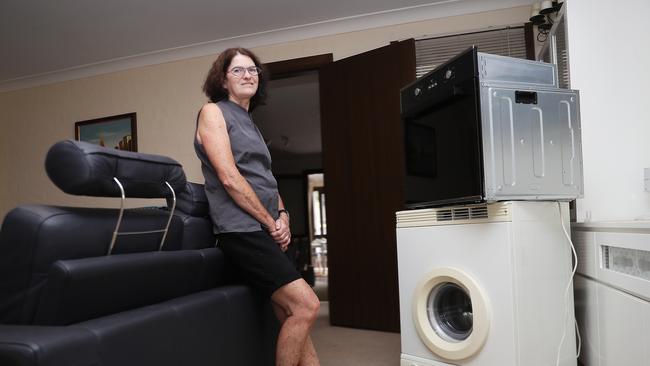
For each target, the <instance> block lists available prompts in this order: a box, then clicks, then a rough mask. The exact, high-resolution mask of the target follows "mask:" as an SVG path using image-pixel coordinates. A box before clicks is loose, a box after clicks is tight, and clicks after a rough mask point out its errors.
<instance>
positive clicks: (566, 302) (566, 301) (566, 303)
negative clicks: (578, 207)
mask: <svg viewBox="0 0 650 366" xmlns="http://www.w3.org/2000/svg"><path fill="white" fill-rule="evenodd" d="M557 206H558V208H559V210H560V222H561V223H562V231H564V236H566V238H567V240H568V241H569V244H571V252H572V253H573V258H574V264H573V270H572V271H571V277H570V278H569V282H568V283H567V285H566V289H564V316H563V317H562V324H563V325H562V338H561V339H560V344H559V346H558V348H557V358H556V359H555V366H560V352H561V350H562V344H563V343H564V339H565V338H566V330H567V329H566V328H567V327H566V318H567V316H569V289H570V288H571V284H572V283H573V277H574V276H575V274H576V270H577V269H578V254H577V253H576V248H575V247H574V246H573V241H571V236H570V235H569V232H568V231H567V229H566V227H565V226H564V215H563V214H562V203H561V202H559V201H558V203H557ZM574 315H575V314H574ZM573 324H574V326H575V329H576V335H577V336H578V353H577V354H576V358H578V357H579V356H580V349H581V347H582V339H581V338H580V330H579V329H578V321H577V320H576V318H575V316H574V318H573Z"/></svg>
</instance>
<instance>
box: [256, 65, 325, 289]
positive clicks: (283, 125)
mask: <svg viewBox="0 0 650 366" xmlns="http://www.w3.org/2000/svg"><path fill="white" fill-rule="evenodd" d="M330 62H332V55H331V54H330V55H320V56H311V57H305V58H301V59H294V60H287V61H280V62H275V63H270V64H266V65H265V72H268V73H269V74H270V80H269V83H268V85H267V92H268V99H267V105H264V106H259V107H258V108H257V109H256V110H255V111H254V112H253V119H254V121H255V123H256V124H257V125H258V127H259V129H260V132H261V133H262V135H263V136H264V139H265V142H266V143H267V146H268V148H269V151H270V152H271V158H272V160H273V166H272V170H273V174H274V175H275V177H276V178H277V181H278V188H279V191H280V195H281V197H282V199H283V201H284V205H285V207H286V208H287V209H288V211H289V212H290V215H291V220H290V225H291V233H292V245H291V246H290V248H291V249H290V253H289V254H290V255H292V256H294V257H295V260H296V263H297V268H298V270H299V271H300V272H301V273H302V275H303V278H305V280H306V281H307V282H308V283H309V284H310V285H312V286H313V287H314V290H315V292H316V294H317V295H318V297H319V299H320V300H322V301H325V300H328V290H327V269H326V268H325V267H324V264H325V265H326V263H327V259H326V255H327V246H326V237H325V234H324V232H323V229H324V227H323V224H322V222H324V219H325V218H324V216H323V215H324V212H325V211H324V210H325V209H324V204H325V201H324V177H323V170H322V166H323V163H322V147H321V132H320V96H319V71H318V69H319V67H320V66H322V65H324V64H327V63H330ZM314 177H316V178H314ZM314 189H315V190H316V192H317V194H318V195H319V196H318V199H319V202H318V205H317V207H316V209H318V214H317V215H315V214H314V212H313V210H314V203H313V199H312V195H313V192H314ZM321 198H322V199H321ZM315 216H317V217H316V218H317V219H318V220H319V221H318V222H319V223H320V224H318V225H316V224H315V223H314V219H315ZM314 265H315V266H314Z"/></svg>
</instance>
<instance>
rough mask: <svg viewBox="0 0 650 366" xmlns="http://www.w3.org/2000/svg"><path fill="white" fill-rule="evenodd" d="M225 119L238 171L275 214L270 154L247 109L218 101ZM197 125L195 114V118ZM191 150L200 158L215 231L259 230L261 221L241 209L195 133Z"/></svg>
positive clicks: (276, 188) (275, 204) (275, 186)
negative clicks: (222, 182)
mask: <svg viewBox="0 0 650 366" xmlns="http://www.w3.org/2000/svg"><path fill="white" fill-rule="evenodd" d="M217 105H218V106H219V108H220V109H221V113H223V117H224V119H225V120H226V127H227V129H228V136H229V137H230V146H231V149H232V156H233V157H234V158H235V164H236V165H237V169H239V173H240V174H241V175H242V176H243V177H244V179H246V180H247V181H248V183H249V184H250V185H251V187H252V188H253V190H254V191H255V193H256V194H257V197H258V198H259V199H260V201H261V202H262V205H263V206H264V207H265V208H266V210H267V211H268V212H269V213H270V214H271V216H273V217H274V218H276V219H277V217H278V184H277V182H276V180H275V178H274V177H273V174H271V154H270V153H269V149H268V148H267V147H266V144H265V143H264V139H263V138H262V134H261V133H260V131H259V129H258V128H257V126H255V124H254V123H253V120H252V119H251V116H250V114H249V113H248V111H247V110H245V109H244V108H242V107H241V106H239V105H238V104H236V103H234V102H231V101H229V100H222V101H220V102H218V103H217ZM197 128H198V117H197ZM194 150H195V151H196V155H197V156H198V157H199V159H200V160H201V170H202V171H203V176H204V177H205V194H206V196H207V197H208V201H209V203H210V216H211V218H212V223H213V225H214V232H215V234H219V233H227V232H251V231H260V230H262V229H261V226H260V222H259V221H257V220H256V219H255V218H253V217H252V216H251V215H249V214H248V213H247V212H246V211H244V210H243V209H241V208H240V207H239V206H238V205H237V203H235V201H233V199H232V197H230V195H229V194H228V192H226V190H225V188H224V187H223V185H222V184H221V181H219V178H218V177H217V173H216V171H215V170H214V168H213V167H212V163H210V160H209V159H208V155H207V154H206V152H205V149H204V148H203V145H202V144H200V143H199V141H198V140H197V138H196V132H195V133H194Z"/></svg>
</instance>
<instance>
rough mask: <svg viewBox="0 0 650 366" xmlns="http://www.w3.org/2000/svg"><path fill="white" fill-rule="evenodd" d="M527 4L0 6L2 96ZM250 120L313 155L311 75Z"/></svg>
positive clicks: (405, 0) (316, 0)
mask: <svg viewBox="0 0 650 366" xmlns="http://www.w3.org/2000/svg"><path fill="white" fill-rule="evenodd" d="M530 3H532V0H399V1H396V0H345V1H343V0H332V1H323V0H274V1H268V0H267V1H263V0H239V1H215V0H110V1H106V0H83V1H79V0H56V1H52V0H0V56H1V57H0V92H3V91H10V90H16V89H22V88H26V87H32V86H37V85H43V84H48V83H52V82H58V81H64V80H70V79H75V78H79V77H85V76H92V75H97V74H102V73H108V72H114V71H119V70H124V69H128V68H133V67H139V66H146V65H151V64H157V63H161V62H167V61H174V60H179V59H186V58H190V57H199V56H205V55H213V54H215V53H219V52H221V50H223V49H225V48H227V47H233V46H243V47H256V46H260V45H268V44H274V43H282V42H289V41H294V40H299V39H308V38H313V37H317V36H322V35H327V34H339V33H344V32H351V31H356V30H362V29H369V28H374V27H381V26H387V25H394V24H400V23H407V22H414V21H419V20H425V19H434V18H440V17H447V16H453V15H461V14H468V13H478V12H482V11H489V10H494V9H499V8H508V7H514V6H519V5H526V4H530ZM269 96H270V99H269V101H268V102H269V106H268V107H262V108H260V110H259V111H258V112H256V114H255V119H256V122H257V123H258V124H259V125H260V129H261V130H262V132H263V134H264V136H265V138H266V139H268V140H269V141H270V144H271V146H270V148H271V150H275V151H281V152H285V153H290V154H312V153H318V152H320V150H321V146H320V112H319V100H318V77H317V75H316V74H315V73H313V74H307V75H301V76H299V77H296V78H289V79H281V80H277V81H274V82H272V83H271V85H270V88H269Z"/></svg>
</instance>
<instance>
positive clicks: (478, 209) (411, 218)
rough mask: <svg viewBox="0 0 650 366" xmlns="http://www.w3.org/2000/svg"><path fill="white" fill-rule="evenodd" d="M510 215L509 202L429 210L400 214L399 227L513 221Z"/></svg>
mask: <svg viewBox="0 0 650 366" xmlns="http://www.w3.org/2000/svg"><path fill="white" fill-rule="evenodd" d="M510 215H511V204H510V203H509V202H495V203H482V204H473V205H464V206H457V207H440V208H429V209H420V210H413V211H401V212H398V213H397V227H417V226H430V225H457V224H472V223H475V224H478V223H485V222H505V221H510V220H511V216H510Z"/></svg>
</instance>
